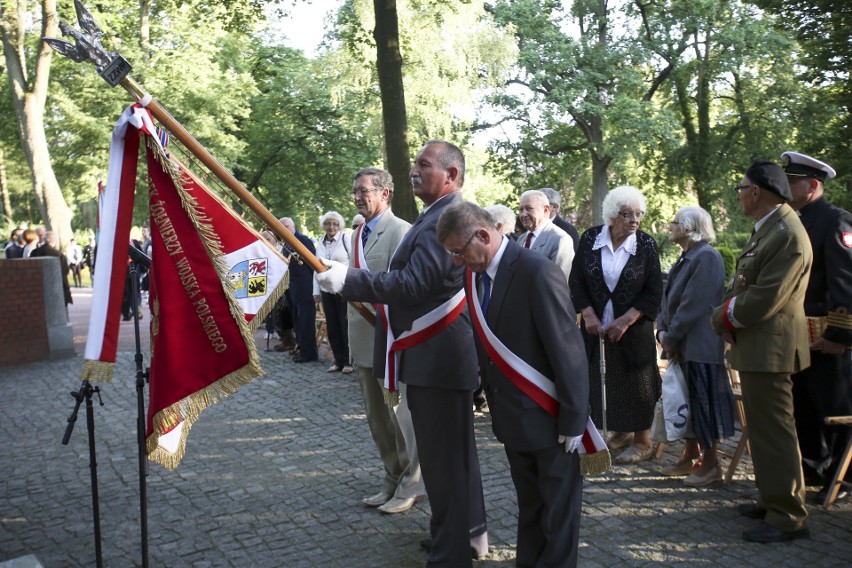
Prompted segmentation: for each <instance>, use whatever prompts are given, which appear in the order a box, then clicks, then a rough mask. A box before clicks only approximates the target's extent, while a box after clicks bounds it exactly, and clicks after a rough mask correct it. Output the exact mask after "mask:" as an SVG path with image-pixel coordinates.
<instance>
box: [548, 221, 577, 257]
mask: <svg viewBox="0 0 852 568" xmlns="http://www.w3.org/2000/svg"><path fill="white" fill-rule="evenodd" d="M552 222H553V224H554V225H556V226H557V227H559V228H560V229H562V230H563V231H565V232H566V233H568V235H570V237H571V240H572V241H574V253H575V254H576V252H577V248H578V247H579V246H580V233H578V232H577V227H575V226H574V225H572V224H571V222H570V221H568V220H567V219H565V218H563V217H562V216H561V215H557V216H556V217H554V218H553V221H552Z"/></svg>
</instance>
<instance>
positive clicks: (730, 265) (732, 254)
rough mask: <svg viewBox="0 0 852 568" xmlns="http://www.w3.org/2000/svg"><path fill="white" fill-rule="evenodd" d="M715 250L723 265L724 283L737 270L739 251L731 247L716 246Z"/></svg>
mask: <svg viewBox="0 0 852 568" xmlns="http://www.w3.org/2000/svg"><path fill="white" fill-rule="evenodd" d="M716 250H718V251H719V254H720V255H721V256H722V262H724V263H725V282H727V281H728V280H729V279H730V278H731V277H732V276H733V275H734V272H735V271H736V269H737V254H738V253H739V250H734V249H732V248H731V247H728V246H724V245H717V246H716Z"/></svg>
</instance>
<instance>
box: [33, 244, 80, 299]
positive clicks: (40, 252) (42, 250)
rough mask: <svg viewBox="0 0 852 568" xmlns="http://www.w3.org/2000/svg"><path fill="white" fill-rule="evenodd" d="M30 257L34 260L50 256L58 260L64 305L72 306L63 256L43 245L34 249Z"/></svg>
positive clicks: (66, 261) (65, 261) (66, 262)
mask: <svg viewBox="0 0 852 568" xmlns="http://www.w3.org/2000/svg"><path fill="white" fill-rule="evenodd" d="M30 256H32V257H34V258H38V257H40V256H52V257H55V258H58V259H59V275H60V277H61V278H62V293H63V294H64V295H65V305H66V306H67V305H68V304H73V303H74V299H73V298H72V297H71V286H70V285H69V284H68V260H66V258H65V255H64V254H62V253H61V252H59V251H58V250H56V249H55V248H53V247H52V246H50V245H49V244H47V243H44V244H43V245H42V246H40V247H38V248H37V249H35V250H34V251H33V252H32V254H31V255H30Z"/></svg>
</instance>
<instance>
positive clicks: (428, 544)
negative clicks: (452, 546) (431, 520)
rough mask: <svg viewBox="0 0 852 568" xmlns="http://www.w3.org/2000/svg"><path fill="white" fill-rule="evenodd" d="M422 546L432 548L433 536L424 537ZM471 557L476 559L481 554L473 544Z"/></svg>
mask: <svg viewBox="0 0 852 568" xmlns="http://www.w3.org/2000/svg"><path fill="white" fill-rule="evenodd" d="M420 548H422V549H423V550H432V539H431V538H424V539H423V540H421V541H420ZM470 557H471V558H473V559H474V560H479V559H480V556H479V554H477V553H476V550H475V549H474V548H473V547H472V546H471V547H470Z"/></svg>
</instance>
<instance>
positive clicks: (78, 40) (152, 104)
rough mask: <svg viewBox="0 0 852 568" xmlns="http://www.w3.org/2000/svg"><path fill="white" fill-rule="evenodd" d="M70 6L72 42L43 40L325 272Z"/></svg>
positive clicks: (361, 309)
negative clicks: (143, 111) (88, 71)
mask: <svg viewBox="0 0 852 568" xmlns="http://www.w3.org/2000/svg"><path fill="white" fill-rule="evenodd" d="M74 7H75V9H76V11H77V21H78V22H79V24H80V30H82V31H79V30H76V29H74V28H72V27H70V26H69V25H68V24H66V23H65V22H60V23H59V28H60V29H61V30H62V35H65V36H70V37H73V38H74V39H75V43H71V42H69V41H65V40H60V39H55V38H44V41H45V42H47V44H48V45H50V46H51V47H52V48H53V49H54V50H56V51H57V52H59V53H61V54H62V55H65V56H66V57H68V58H69V59H72V60H74V61H77V62H81V61H91V62H92V63H94V65H95V67H96V68H97V70H98V73H99V74H100V76H101V77H103V78H104V80H105V81H106V82H107V83H109V84H110V85H111V86H113V87H115V86H117V85H121V86H122V87H124V89H125V90H126V91H127V92H128V93H130V95H131V96H132V97H133V98H134V99H135V100H136V101H137V102H139V103H140V104H141V105H142V106H144V107H145V108H147V109H149V110H150V111H151V114H152V115H153V116H154V118H156V119H157V121H158V122H159V123H160V124H162V125H163V127H164V128H165V129H166V130H168V131H169V133H170V134H171V135H172V136H174V137H175V138H177V139H178V140H179V141H180V142H181V144H183V145H184V147H186V149H187V150H189V151H190V152H191V153H192V154H193V155H194V156H195V157H196V158H198V160H199V161H200V162H201V163H202V164H204V165H205V166H207V168H208V169H209V170H210V171H211V172H212V173H213V175H215V176H216V177H217V178H219V180H220V181H221V182H222V183H223V184H225V186H226V187H227V188H228V189H230V190H231V191H233V192H234V194H236V196H237V197H238V198H239V199H240V200H241V201H242V202H243V203H244V204H245V205H246V206H247V207H248V208H249V209H251V210H252V211H253V212H254V213H255V214H256V215H257V216H258V217H260V219H261V220H263V221H264V222H265V223H266V224H267V226H269V228H270V229H271V230H272V231H273V232H274V233H275V234H276V235H278V237H280V238H281V239H282V240H283V241H284V242H286V243H287V245H288V246H289V247H290V248H291V249H292V250H294V251H295V252H296V253H297V254H298V255H299V258H301V259H302V260H303V261H304V262H306V263H307V264H308V266H310V267H311V268H313V269H314V271H316V272H325V271H326V270H327V268H326V266H325V265H324V264H323V263H322V262H320V260H319V259H318V258H317V257H316V256H315V255H314V254H313V253H311V251H309V250H308V249H307V247H305V245H303V244H302V243H301V241H299V239H297V238H296V236H295V235H294V234H293V233H291V232H290V231H289V230H287V228H286V227H284V225H282V224H281V222H280V221H279V220H278V218H277V217H275V215H273V214H272V213H271V212H270V211H269V210H268V209H267V208H266V207H264V206H263V204H262V203H261V202H260V201H258V200H257V198H256V197H255V196H254V195H252V194H251V192H250V191H249V190H247V189H246V188H245V187H244V186H243V184H241V183H240V182H239V180H237V178H235V177H234V175H233V174H232V173H231V172H229V171H228V170H227V169H226V168H225V167H224V166H223V165H222V164H221V163H219V160H217V159H216V158H214V157H213V155H212V154H210V152H208V151H207V149H206V148H204V146H202V145H201V143H200V142H198V140H196V139H195V137H194V136H193V135H192V134H190V133H189V131H187V130H186V129H185V128H184V127H183V125H181V123H179V122H178V121H177V120H175V118H174V117H173V116H172V115H171V113H169V111H167V110H166V109H165V107H163V105H161V104H160V103H158V102H157V101H156V100H154V98H153V97H152V96H151V95H150V94H149V93H147V92H146V91H145V89H143V88H142V86H141V85H140V84H139V83H137V82H136V81H134V80H133V78H132V77H131V76H130V71H131V66H130V64H129V63H128V62H127V60H125V59H124V58H123V57H122V56H121V55H120V54H118V53H116V52H109V51H106V50H105V49H104V48H103V46H102V45H101V41H100V39H101V36H102V35H103V33H102V32H101V30H100V28H99V27H98V25H97V23H95V20H94V18H92V15H91V13H89V11H88V9H86V7H85V6H84V5H83V3H82V2H80V0H74ZM350 305H351V306H352V307H354V308H355V309H356V310H357V311H358V313H359V314H361V316H362V317H363V318H364V319H365V320H367V321H368V322H369V323H370V325H375V323H376V316H375V315H373V313H372V312H370V311H369V310H368V309H367V307H366V306H364V304H362V303H360V302H350Z"/></svg>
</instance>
